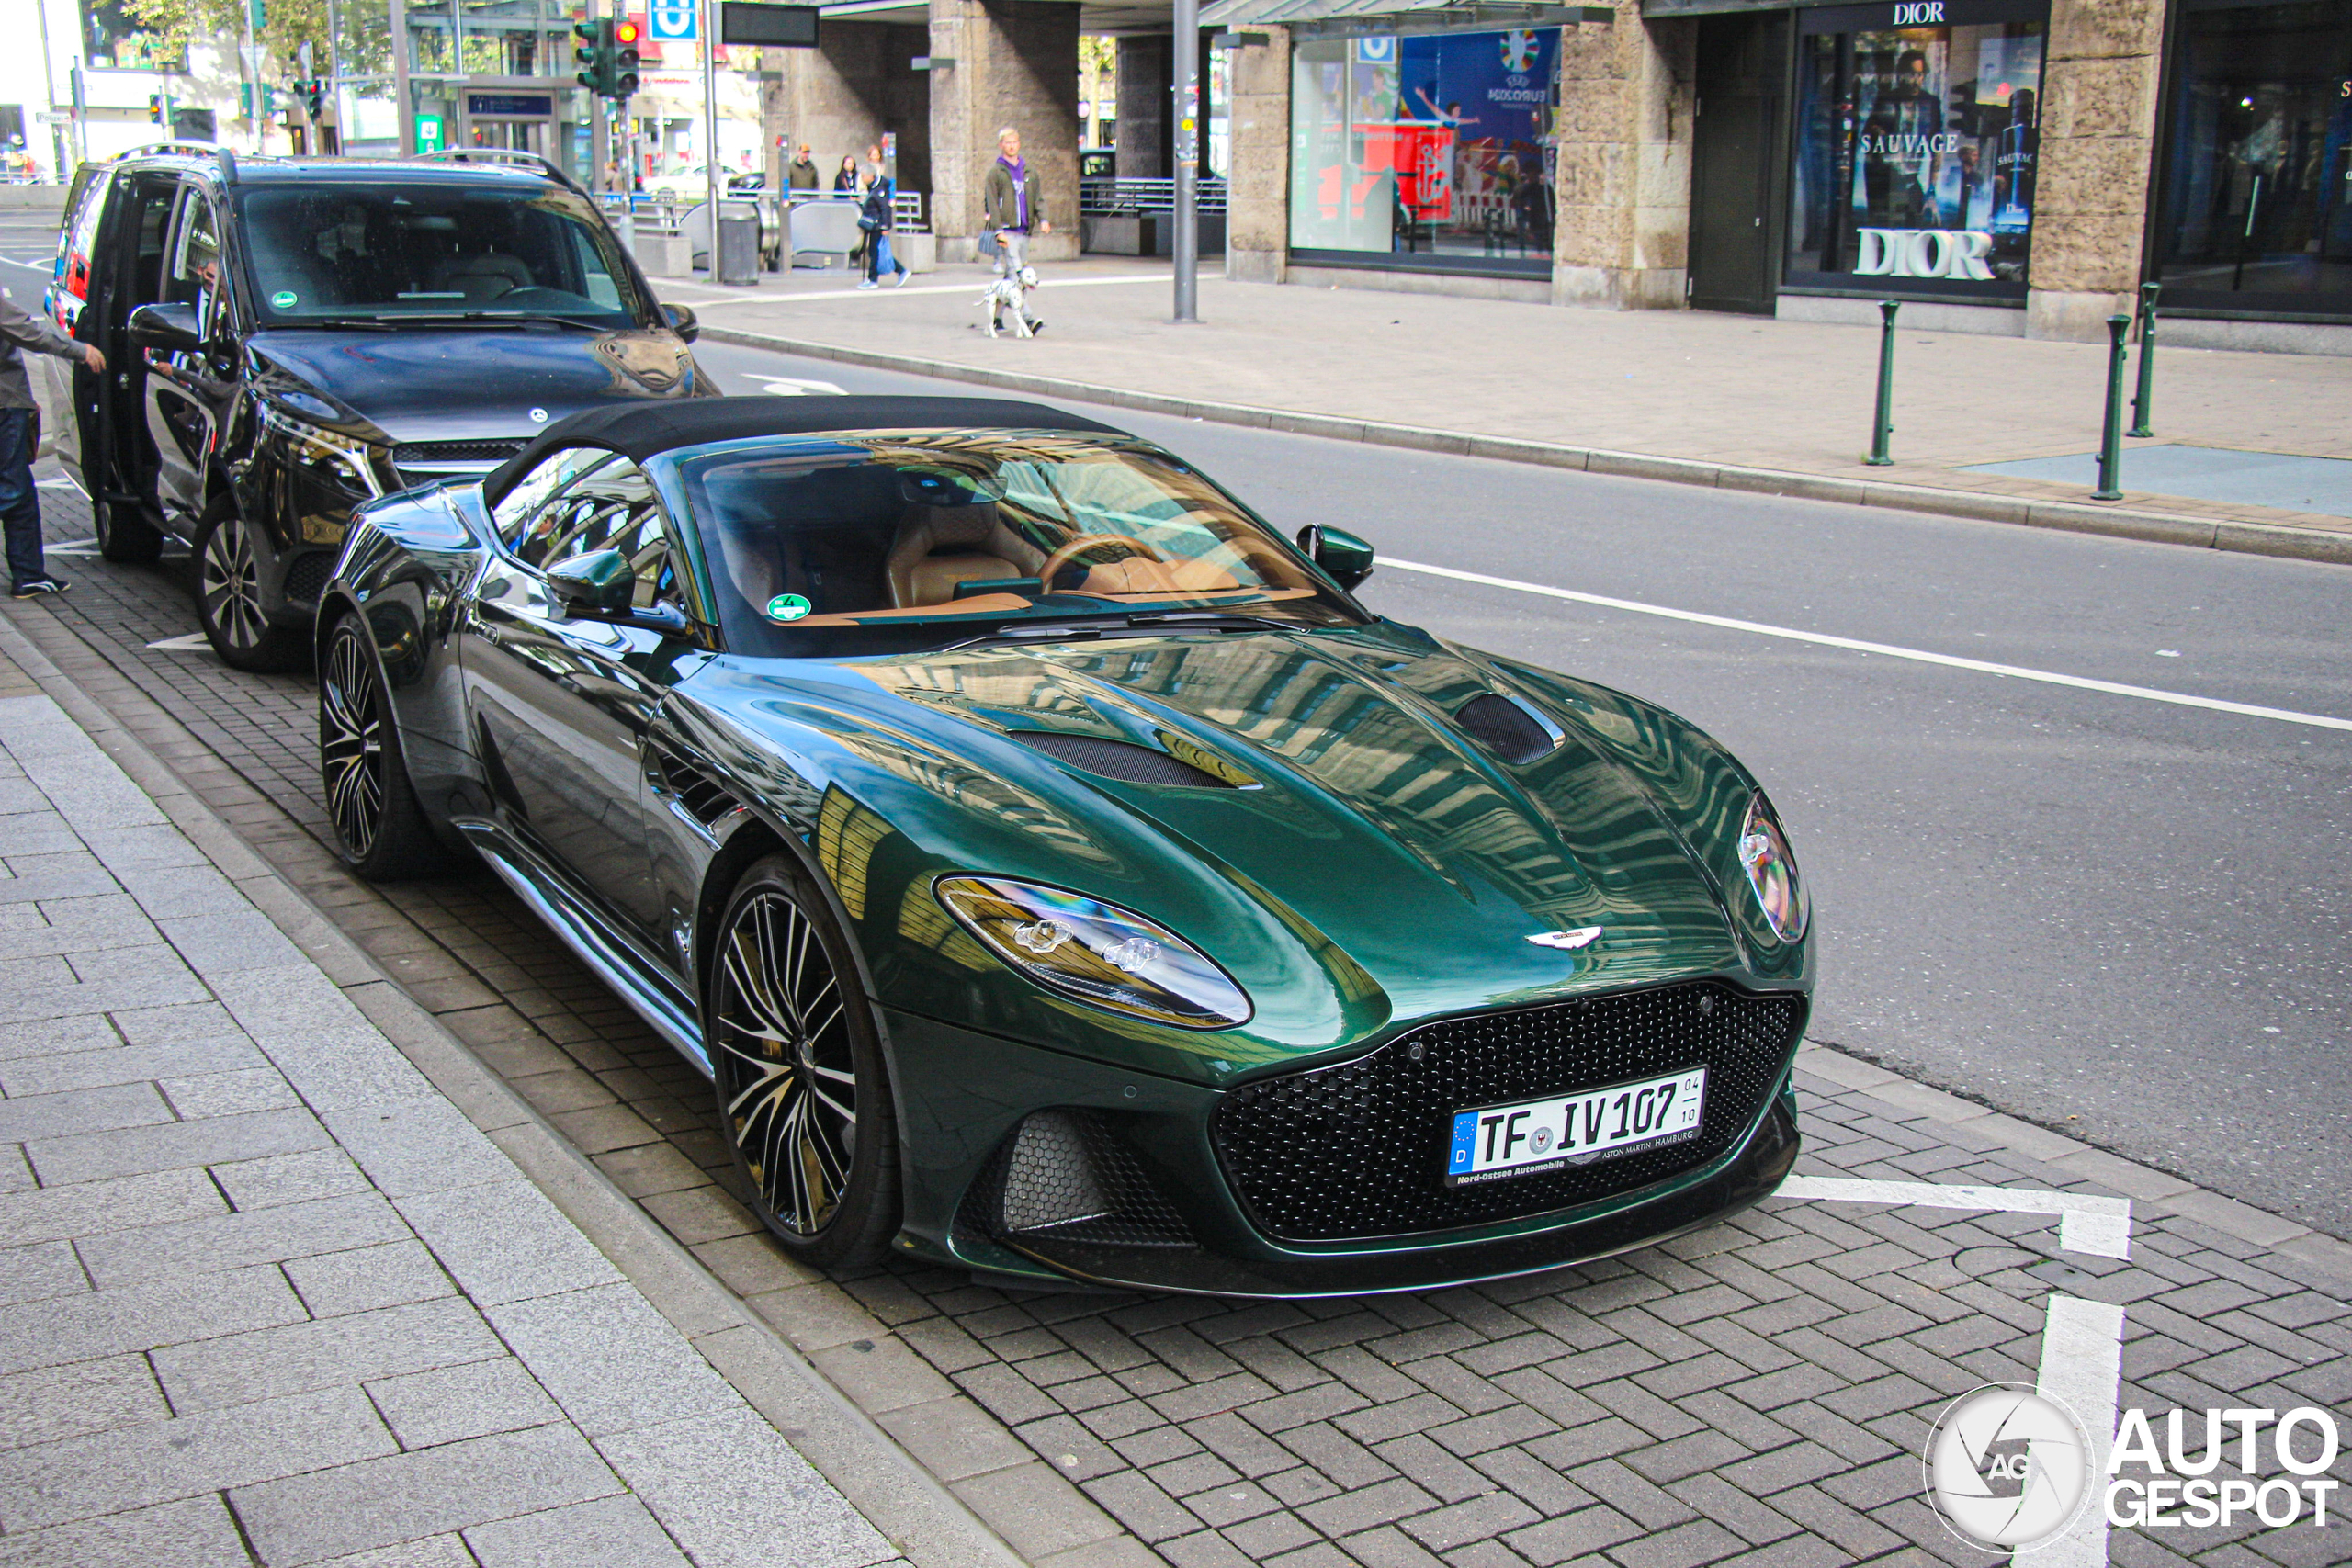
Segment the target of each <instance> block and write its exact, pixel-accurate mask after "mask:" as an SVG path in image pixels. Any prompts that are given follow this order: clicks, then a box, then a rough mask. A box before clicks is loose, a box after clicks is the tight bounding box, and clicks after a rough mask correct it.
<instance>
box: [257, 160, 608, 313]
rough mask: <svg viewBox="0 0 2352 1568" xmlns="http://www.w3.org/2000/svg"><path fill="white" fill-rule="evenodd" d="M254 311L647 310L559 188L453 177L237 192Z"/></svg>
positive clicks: (596, 226) (587, 214) (579, 206)
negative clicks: (470, 181) (436, 179)
mask: <svg viewBox="0 0 2352 1568" xmlns="http://www.w3.org/2000/svg"><path fill="white" fill-rule="evenodd" d="M237 200H238V210H239V212H240V214H241V215H242V216H243V220H244V232H245V250H246V254H247V255H248V256H249V257H250V259H251V264H252V267H253V277H254V295H255V299H256V302H257V307H258V309H259V310H260V313H261V317H262V319H263V320H264V321H266V322H268V323H269V324H271V325H273V326H300V325H303V324H305V323H308V322H323V321H340V320H346V319H349V318H353V317H361V318H370V319H373V318H384V319H388V320H395V321H397V320H401V319H405V318H412V317H436V316H438V317H448V318H455V319H458V320H466V319H478V318H481V317H488V318H491V319H498V318H513V319H516V320H525V319H529V318H534V317H537V318H548V317H556V318H562V319H569V320H575V321H580V322H581V323H582V324H583V325H593V326H597V327H603V328H612V329H623V328H628V327H634V326H637V325H639V323H640V322H641V321H644V320H645V319H646V310H645V308H644V303H643V301H642V300H641V299H639V295H638V290H637V287H636V285H635V283H634V282H633V281H632V280H631V278H630V276H629V271H628V267H627V266H626V265H623V264H622V261H621V258H620V251H619V247H618V246H617V245H616V244H615V243H614V241H613V236H612V232H611V231H609V230H608V229H606V228H605V225H604V223H603V221H602V220H599V219H598V218H597V217H596V215H595V214H594V212H592V211H590V210H589V209H588V206H587V204H586V203H585V202H582V200H581V199H580V198H579V197H576V196H574V195H572V194H571V192H569V191H566V190H561V189H558V188H554V187H551V186H543V185H534V186H525V185H519V184H517V185H492V184H490V183H488V182H480V183H473V184H468V183H463V182H459V181H454V180H440V181H435V180H416V181H408V182H401V181H381V182H379V181H376V180H368V181H367V182H365V183H361V182H359V181H352V182H349V183H336V184H321V185H278V184H276V183H274V182H273V183H270V184H267V185H262V184H254V185H250V186H245V187H244V188H243V189H242V190H241V191H240V192H239V193H238V198H237Z"/></svg>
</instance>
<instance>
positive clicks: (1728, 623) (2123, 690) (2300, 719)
mask: <svg viewBox="0 0 2352 1568" xmlns="http://www.w3.org/2000/svg"><path fill="white" fill-rule="evenodd" d="M1380 564H1381V565H1383V566H1393V567H1395V568H1396V569H1397V570H1399V571H1418V572H1419V573H1421V574H1422V575H1424V576H1427V577H1443V578H1450V579H1452V580H1453V581H1456V582H1475V583H1476V584H1478V585H1479V586H1480V587H1482V588H1508V589H1510V590H1511V591H1512V592H1516V593H1535V594H1541V595H1542V596H1543V597H1544V598H1546V599H1566V600H1570V601H1573V602H1574V603H1576V604H1597V605H1599V606H1600V607H1601V608H1602V609H1604V610H1628V611H1631V612H1633V613H1634V615H1663V616H1664V617H1666V618H1667V619H1668V620H1670V621H1690V622H1691V623H1693V624H1695V625H1698V626H1721V627H1723V628H1724V630H1726V631H1735V632H1753V633H1755V634H1756V635H1757V636H1758V637H1785V638H1786V639H1788V640H1789V641H1791V642H1809V643H1812V644H1813V645H1814V646H1815V647H1816V648H1841V649H1847V650H1848V651H1849V652H1853V653H1882V654H1884V655H1885V656H1886V657H1888V658H1889V659H1908V660H1912V661H1914V662H1915V663H1919V664H1940V665H1942V666H1944V667H1945V668H1946V669H1948V670H1967V671H1973V672H1974V673H1976V674H1979V675H2000V676H2004V677H2007V679H2010V680H2013V681H2038V682H2041V683H2042V684H2043V685H2045V686H2072V687H2074V688H2075V690H2077V691H2084V692H2102V693H2105V694H2107V695H2109V696H2111V697H2138V698H2141V699H2142V700H2143V701H2146V702H2152V703H2170V704H2172V705H2175V706H2176V707H2185V708H2205V709H2207V710H2209V711H2211V712H2213V713H2233V714H2240V715H2243V716H2245V717H2247V718H2272V719H2277V720H2278V721H2279V722H2280V723H2282V724H2308V725H2312V726H2313V727H2315V728H2320V729H2344V730H2352V718H2337V717H2335V716H2334V715H2332V714H2323V713H2298V712H2296V711H2295V710H2294V709H2293V708H2273V707H2264V706H2262V705H2260V704H2258V703H2233V702H2230V701H2227V700H2225V699H2223V698H2221V697H2199V696H2195V695H2192V694H2189V693H2187V692H2166V691H2160V690H2158V689H2157V688H2156V687H2154V686H2131V685H2126V684H2124V683H2123V682H2120V681H2098V680H2093V679H2092V678H2091V677H2089V676H2087V675H2066V674H2062V673H2060V672H2059V671H2054V670H2031V669H2028V668H2027V667H2025V666H2024V665H2021V664H1995V663H1992V662H1991V661H1989V660H1983V659H1962V658H1961V657H1960V656H1959V655H1958V654H1951V653H1932V652H1929V651H1928V649H1920V648H1899V647H1897V646H1895V645H1894V644H1893V643H1886V642H1865V641H1863V640H1862V639H1861V638H1860V637H1832V636H1831V635H1829V634H1828V633H1827V632H1808V631H1800V630H1798V629H1797V628H1796V627H1794V626H1771V625H1769V624H1767V623H1765V622H1763V621H1743V620H1740V619H1737V618H1736V617H1735V616H1731V615H1703V614H1702V613H1701V612H1699V611H1697V610H1678V609H1675V608H1673V607H1672V606H1671V605H1668V604H1644V603H1642V601H1640V600H1638V599H1612V598H1611V597H1609V596H1608V595H1607V594H1605V593H1579V592H1577V591H1576V590H1575V589H1573V588H1554V587H1551V586H1549V585H1547V584H1545V583H1541V582H1521V581H1517V580H1515V579H1512V578H1509V577H1489V576H1487V574H1486V573H1485V572H1482V571H1457V570H1454V569H1453V568H1452V567H1450V566H1430V565H1428V564H1426V563H1425V562H1421V561H1409V560H1398V559H1397V558H1395V557H1393V556H1383V557H1381V558H1380Z"/></svg>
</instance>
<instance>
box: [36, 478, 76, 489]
mask: <svg viewBox="0 0 2352 1568" xmlns="http://www.w3.org/2000/svg"><path fill="white" fill-rule="evenodd" d="M81 488H82V487H81V486H80V485H77V484H75V483H74V481H73V480H72V479H67V478H66V477H65V476H64V475H63V474H59V475H58V476H57V477H56V478H54V479H35V480H34V481H33V489H35V490H74V491H78V490H80V489H81Z"/></svg>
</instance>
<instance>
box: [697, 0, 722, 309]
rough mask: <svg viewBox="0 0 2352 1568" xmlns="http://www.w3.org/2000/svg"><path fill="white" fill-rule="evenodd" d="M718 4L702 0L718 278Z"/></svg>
mask: <svg viewBox="0 0 2352 1568" xmlns="http://www.w3.org/2000/svg"><path fill="white" fill-rule="evenodd" d="M718 6H719V0H702V17H701V29H702V126H703V130H702V137H703V141H702V169H703V183H704V186H705V187H706V188H707V191H708V192H709V195H708V197H707V200H708V202H709V204H710V205H709V208H708V213H709V220H708V222H707V223H706V224H705V227H706V228H707V230H708V231H709V234H710V281H711V282H713V283H717V282H718V196H719V192H720V191H721V189H723V188H724V186H725V185H726V182H725V181H724V180H723V179H721V178H720V177H719V173H718Z"/></svg>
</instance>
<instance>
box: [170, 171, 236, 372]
mask: <svg viewBox="0 0 2352 1568" xmlns="http://www.w3.org/2000/svg"><path fill="white" fill-rule="evenodd" d="M164 298H165V299H171V300H174V301H175V302H177V303H179V304H183V305H193V306H195V307H196V315H197V321H198V324H199V326H200V327H201V329H202V330H203V333H204V334H205V336H206V337H208V338H209V337H210V336H212V334H213V333H214V331H215V330H216V329H217V328H218V327H219V326H220V325H221V322H220V315H221V312H222V309H223V306H224V304H225V300H224V299H223V298H222V289H221V287H220V214H218V213H217V212H215V211H214V210H213V207H212V200H211V198H210V197H208V196H206V195H205V194H204V192H203V191H201V190H199V189H198V188H197V187H196V186H183V187H181V190H180V210H179V219H178V222H177V224H176V225H175V228H174V229H173V231H172V244H171V265H170V266H169V267H168V268H167V269H166V276H165V283H164Z"/></svg>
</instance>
